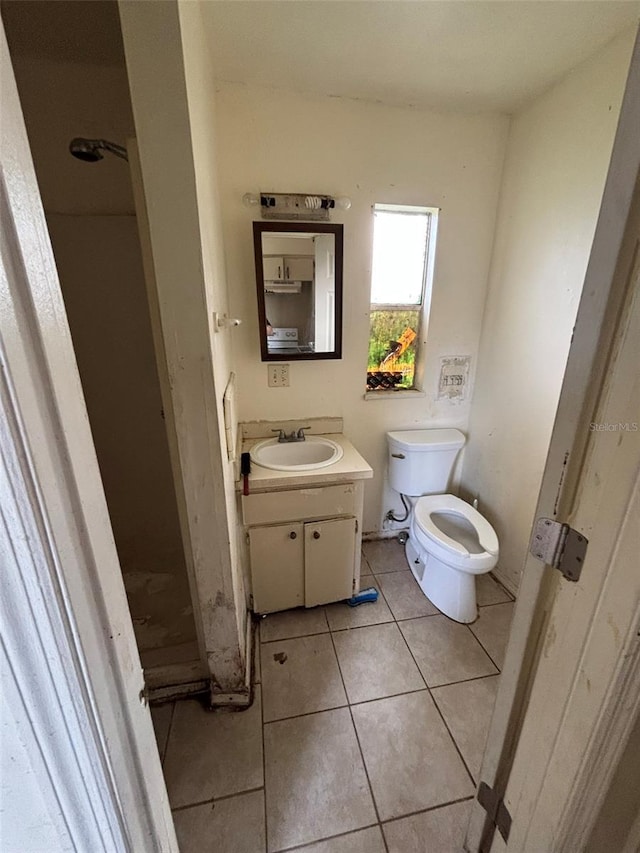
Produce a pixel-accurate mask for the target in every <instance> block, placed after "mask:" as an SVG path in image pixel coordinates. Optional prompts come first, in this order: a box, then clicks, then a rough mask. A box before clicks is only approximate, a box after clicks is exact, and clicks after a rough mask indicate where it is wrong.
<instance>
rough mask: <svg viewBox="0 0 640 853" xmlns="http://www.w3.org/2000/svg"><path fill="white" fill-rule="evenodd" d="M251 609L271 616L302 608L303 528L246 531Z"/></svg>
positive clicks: (280, 526)
mask: <svg viewBox="0 0 640 853" xmlns="http://www.w3.org/2000/svg"><path fill="white" fill-rule="evenodd" d="M249 558H250V561H251V582H252V587H253V589H252V592H253V609H254V611H255V612H256V613H271V612H273V611H275V610H288V609H289V608H290V607H301V606H302V605H303V604H304V603H305V598H304V525H303V524H302V523H300V522H296V523H292V524H278V525H272V526H270V527H250V528H249Z"/></svg>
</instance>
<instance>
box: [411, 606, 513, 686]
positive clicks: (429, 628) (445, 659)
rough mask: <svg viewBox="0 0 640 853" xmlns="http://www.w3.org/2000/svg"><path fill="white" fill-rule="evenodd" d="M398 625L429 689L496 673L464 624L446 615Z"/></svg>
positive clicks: (412, 620) (426, 617)
mask: <svg viewBox="0 0 640 853" xmlns="http://www.w3.org/2000/svg"><path fill="white" fill-rule="evenodd" d="M497 606H498V607H500V606H501V605H497ZM399 626H400V630H401V631H402V633H403V634H404V636H405V639H406V641H407V643H408V644H409V648H410V649H411V651H412V653H413V656H414V657H415V659H416V663H417V664H418V666H419V667H420V672H421V673H422V675H423V676H424V678H425V680H426V682H427V684H428V685H429V687H437V686H438V685H440V684H450V683H451V682H453V681H465V680H467V679H469V678H478V677H479V676H481V675H492V674H493V673H495V672H496V668H495V666H494V665H493V664H492V663H491V660H490V659H489V657H488V656H487V655H486V654H485V652H484V650H483V648H482V646H481V645H480V643H478V641H477V640H476V638H475V637H474V636H473V634H471V632H470V631H469V629H468V628H467V626H466V625H460V624H458V623H457V622H453V621H452V620H451V619H447V617H446V616H425V617H424V619H410V620H409V621H408V622H400V623H399Z"/></svg>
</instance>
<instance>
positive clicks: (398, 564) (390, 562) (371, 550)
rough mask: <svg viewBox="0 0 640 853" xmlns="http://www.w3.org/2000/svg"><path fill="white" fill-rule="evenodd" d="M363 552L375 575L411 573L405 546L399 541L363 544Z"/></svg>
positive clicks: (381, 540) (385, 540)
mask: <svg viewBox="0 0 640 853" xmlns="http://www.w3.org/2000/svg"><path fill="white" fill-rule="evenodd" d="M362 550H363V551H364V553H365V556H366V558H367V562H368V563H369V565H370V567H371V571H372V572H373V574H374V575H379V574H383V573H384V572H403V571H407V572H408V571H409V565H408V563H407V558H406V557H405V554H404V545H401V544H400V543H399V542H398V540H397V539H379V540H376V541H375V542H363V543H362Z"/></svg>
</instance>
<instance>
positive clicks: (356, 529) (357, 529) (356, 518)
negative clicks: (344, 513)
mask: <svg viewBox="0 0 640 853" xmlns="http://www.w3.org/2000/svg"><path fill="white" fill-rule="evenodd" d="M357 532H358V519H357V518H356V533H357Z"/></svg>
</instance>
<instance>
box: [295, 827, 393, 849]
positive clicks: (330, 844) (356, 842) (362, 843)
mask: <svg viewBox="0 0 640 853" xmlns="http://www.w3.org/2000/svg"><path fill="white" fill-rule="evenodd" d="M296 853H386V851H385V846H384V841H383V840H382V833H381V831H380V827H379V826H371V827H369V829H359V830H358V831H357V832H350V833H349V834H348V835H339V836H338V837H337V838H328V839H327V840H326V841H317V842H316V843H315V844H308V845H307V844H305V846H304V847H297V848H296Z"/></svg>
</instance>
